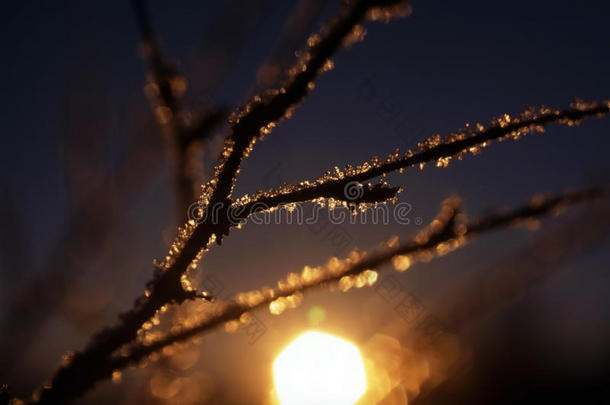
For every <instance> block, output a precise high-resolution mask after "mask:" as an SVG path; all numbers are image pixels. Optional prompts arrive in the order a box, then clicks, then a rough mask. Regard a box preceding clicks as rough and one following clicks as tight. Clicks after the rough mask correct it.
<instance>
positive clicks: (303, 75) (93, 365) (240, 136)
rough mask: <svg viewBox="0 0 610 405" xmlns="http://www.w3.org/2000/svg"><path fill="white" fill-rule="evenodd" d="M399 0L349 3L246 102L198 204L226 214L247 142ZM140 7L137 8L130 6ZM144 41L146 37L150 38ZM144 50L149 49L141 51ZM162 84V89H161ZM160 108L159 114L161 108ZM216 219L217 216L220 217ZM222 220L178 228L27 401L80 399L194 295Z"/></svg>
mask: <svg viewBox="0 0 610 405" xmlns="http://www.w3.org/2000/svg"><path fill="white" fill-rule="evenodd" d="M405 3H406V2H404V1H401V0H385V1H384V0H360V1H356V2H354V3H351V4H349V5H347V6H346V7H344V8H343V9H342V12H341V14H340V16H339V17H338V18H337V19H336V20H335V21H334V22H333V23H332V24H331V25H330V26H329V28H328V29H327V30H326V31H325V32H324V33H323V35H322V36H321V37H320V38H319V39H318V38H317V39H315V40H310V46H309V48H308V51H307V53H306V54H305V55H304V57H303V59H302V60H301V61H300V62H299V63H298V64H297V69H296V73H295V74H294V76H293V77H292V79H291V80H290V81H289V83H288V84H287V85H286V86H285V87H284V88H283V89H281V90H277V91H272V92H267V93H265V94H264V95H263V96H262V97H257V98H255V99H254V100H253V102H252V103H250V104H248V105H247V106H246V107H245V109H244V111H243V112H242V113H241V114H240V115H239V116H237V117H234V121H233V124H232V127H231V134H230V136H229V138H228V141H227V146H226V148H225V151H224V153H223V156H224V157H225V160H224V162H223V163H222V165H221V166H220V167H219V169H218V172H217V175H216V177H215V180H213V181H212V182H211V183H210V184H208V188H209V191H210V193H209V195H208V196H206V195H205V194H204V197H203V198H204V199H205V200H206V201H205V202H206V205H207V206H208V207H209V206H214V205H216V204H221V205H222V206H223V207H224V208H223V209H224V213H226V212H227V211H228V210H229V209H230V194H231V190H232V187H233V184H234V181H235V178H236V175H237V173H238V172H239V165H240V162H241V160H242V159H243V157H244V156H245V155H246V154H247V153H248V151H249V150H250V148H251V146H252V143H253V142H254V140H255V139H258V138H260V137H261V135H263V133H265V132H268V131H270V130H271V128H272V127H273V126H274V125H275V123H276V122H277V121H279V120H280V119H282V118H283V117H285V116H286V115H287V114H289V113H290V111H291V110H292V108H294V107H295V106H296V104H297V103H298V102H300V101H301V100H302V99H303V98H304V97H305V96H306V94H307V93H308V91H309V90H310V89H311V87H312V85H311V83H312V81H313V80H314V79H315V78H316V77H317V76H318V74H319V73H320V71H321V70H323V69H322V68H323V67H324V66H325V65H328V63H327V61H328V59H329V58H330V57H331V56H332V55H333V54H334V53H335V52H336V51H337V50H338V49H339V48H340V46H341V45H342V44H343V42H344V41H345V39H346V38H347V37H348V36H349V35H350V34H352V31H353V30H354V28H355V27H356V26H357V25H358V24H359V23H360V22H361V21H362V20H364V18H365V17H366V16H367V14H372V16H373V17H378V16H379V15H380V14H381V15H382V16H385V17H389V14H386V13H381V12H380V11H379V10H377V9H378V8H379V7H381V8H384V10H385V8H386V7H390V9H391V10H389V9H388V10H387V12H388V13H389V12H390V11H394V8H395V7H396V6H397V5H399V4H405ZM134 4H135V6H136V12H137V13H139V14H138V18H139V19H140V20H141V21H140V22H141V30H142V33H143V37H144V38H145V40H148V41H149V44H152V45H153V48H154V47H155V46H156V42H154V36H153V34H152V28H151V26H150V24H149V23H146V21H147V20H148V16H147V15H146V13H145V11H144V12H143V11H142V10H144V8H143V7H142V6H143V3H141V2H136V3H134ZM138 7H140V8H138ZM151 38H153V39H152V40H151ZM149 52H150V50H149ZM149 59H150V60H151V65H154V66H152V68H153V71H154V72H156V73H154V74H155V75H157V74H158V75H159V77H158V78H157V80H161V81H162V82H163V83H160V84H158V87H159V96H160V99H161V100H162V101H163V102H170V103H173V102H174V99H173V98H172V97H174V96H175V94H174V93H172V91H173V89H172V87H171V83H170V79H169V78H170V77H172V76H171V71H170V70H168V69H167V68H166V67H165V65H163V64H162V59H161V57H160V52H159V51H158V46H156V50H154V49H153V50H152V53H151V54H149ZM163 86H165V90H162V89H161V87H163ZM165 107H166V108H167V109H169V111H170V112H171V114H172V115H171V117H174V116H175V114H174V111H175V112H179V111H180V110H179V108H178V106H177V105H173V104H172V105H169V104H168V105H167V106H165ZM163 111H165V110H163ZM221 218H224V215H221ZM230 226H231V225H230V223H229V222H228V221H227V220H221V221H218V222H216V223H212V221H211V220H210V221H206V222H203V223H202V224H199V225H197V226H193V225H190V224H187V227H186V229H183V230H181V231H180V237H179V238H178V239H177V240H176V241H175V242H174V245H173V246H172V250H171V251H170V256H168V260H167V262H166V263H164V264H162V265H159V267H158V269H157V270H158V271H157V274H156V276H155V278H154V279H153V280H152V281H151V282H149V283H148V285H147V290H146V292H145V294H144V295H143V296H141V297H139V298H138V299H137V300H136V303H135V306H134V308H133V309H132V310H131V311H129V312H127V313H125V314H123V315H121V322H120V323H119V324H118V325H117V326H114V327H112V328H108V329H105V330H103V331H101V332H100V333H98V334H96V335H95V336H94V337H93V338H92V340H91V342H90V343H89V344H88V345H87V346H86V348H85V350H84V351H82V352H76V353H74V354H73V356H71V357H70V358H69V359H68V360H67V361H66V362H65V364H64V365H63V366H62V367H61V368H60V369H59V370H58V371H57V373H56V374H55V376H54V377H53V379H52V381H51V382H50V384H49V385H47V386H45V387H44V388H43V389H42V391H41V392H40V393H39V394H40V395H38V396H37V397H36V398H35V402H36V403H58V402H60V403H61V402H67V401H69V400H71V399H73V398H75V397H76V396H79V395H81V394H82V393H83V392H84V391H86V390H87V389H89V388H90V387H91V386H92V385H93V384H94V383H95V382H96V381H98V380H100V379H101V378H103V377H104V376H105V371H104V370H103V367H101V365H102V364H104V362H105V360H107V359H108V358H109V357H110V355H111V354H112V353H113V352H114V351H115V350H117V349H118V348H119V347H121V346H122V345H124V344H127V343H129V342H132V341H133V340H134V339H135V338H136V336H137V332H138V330H139V329H140V328H141V326H142V324H144V322H146V321H147V320H149V319H150V318H152V317H153V316H154V315H155V314H156V312H157V311H158V310H159V309H161V308H162V307H163V306H164V305H167V304H170V303H181V302H183V301H184V300H187V299H192V298H195V297H201V296H202V294H199V293H197V292H195V291H193V290H191V289H190V288H189V283H188V280H187V279H186V278H185V277H186V272H187V270H188V269H189V268H192V267H196V264H197V261H198V259H199V257H201V254H202V253H203V251H204V250H205V249H207V247H208V246H209V244H210V243H213V241H214V240H217V241H218V242H220V240H221V239H222V236H223V235H224V234H226V233H228V230H229V228H230Z"/></svg>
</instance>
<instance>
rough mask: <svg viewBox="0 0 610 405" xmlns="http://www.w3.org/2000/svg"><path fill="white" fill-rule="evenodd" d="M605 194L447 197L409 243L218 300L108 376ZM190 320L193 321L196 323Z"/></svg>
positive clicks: (113, 365)
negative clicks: (494, 206)
mask: <svg viewBox="0 0 610 405" xmlns="http://www.w3.org/2000/svg"><path fill="white" fill-rule="evenodd" d="M602 194H603V193H602V191H601V190H599V189H583V190H578V191H572V192H565V193H562V194H558V195H555V196H550V197H547V198H542V197H539V196H537V197H534V198H532V199H531V200H530V201H529V202H526V203H525V204H523V205H522V206H519V207H516V208H514V209H512V210H509V211H500V212H497V213H494V214H491V215H488V216H485V217H482V218H478V219H474V220H470V221H467V220H466V219H465V218H464V216H463V214H461V213H460V201H459V199H457V198H450V199H447V200H445V201H444V202H443V204H442V206H441V211H440V213H439V215H438V216H437V217H436V219H434V221H432V222H431V223H430V224H429V225H428V227H427V228H426V229H424V230H423V231H422V232H420V233H419V234H418V235H416V236H415V237H414V238H413V239H412V240H410V241H409V242H407V243H404V244H402V245H398V244H397V243H396V242H395V241H390V242H388V244H387V246H386V247H385V248H384V249H382V250H381V251H378V252H376V253H373V254H370V255H367V254H366V253H360V254H358V253H356V252H352V254H351V255H350V257H348V258H346V259H344V260H338V259H336V258H334V259H331V260H330V261H329V263H328V264H327V265H326V266H324V267H323V268H320V267H318V268H312V267H309V266H306V267H305V269H304V270H303V272H302V273H301V274H300V275H299V274H296V273H293V274H289V275H288V277H286V279H284V280H282V281H280V282H278V287H277V288H275V289H268V288H264V289H261V290H256V291H251V292H248V293H242V294H238V295H236V296H235V297H234V298H233V299H232V300H231V301H229V302H227V303H222V304H220V305H221V308H220V310H217V311H216V312H213V311H210V312H211V315H208V317H207V318H205V319H203V320H202V321H200V322H199V323H198V324H196V323H195V325H194V326H189V327H185V328H183V329H182V330H181V331H179V332H175V333H171V334H169V335H167V336H165V337H163V338H161V339H157V340H153V341H148V342H146V343H145V344H138V345H135V346H133V347H131V348H130V349H129V350H128V351H126V353H127V354H126V355H125V356H122V357H115V358H114V359H113V360H111V361H110V363H108V364H107V365H105V366H104V369H105V370H106V376H105V377H106V378H108V377H109V376H110V375H111V373H112V371H114V370H120V369H123V368H125V367H127V366H128V365H129V364H132V363H136V362H138V361H140V360H141V359H143V358H145V357H146V356H148V355H150V354H152V353H154V352H156V351H159V350H161V349H162V348H164V347H166V346H169V345H172V344H175V343H178V342H183V341H187V340H189V339H191V338H193V337H194V336H196V335H198V334H200V333H203V332H207V331H209V330H211V329H214V328H216V327H218V326H220V325H223V324H225V323H227V322H232V321H235V322H238V323H246V322H247V321H248V318H247V317H246V316H244V315H245V314H247V313H248V312H250V311H253V310H256V309H260V308H262V307H264V306H269V309H270V311H271V312H272V313H281V312H282V311H283V309H285V308H287V307H291V306H294V302H295V301H297V302H298V301H300V296H301V294H303V293H307V292H310V291H312V290H315V289H321V288H326V287H330V288H333V287H338V288H339V289H341V290H342V291H347V290H349V289H350V288H352V287H364V286H370V285H372V284H374V282H375V281H376V279H377V271H376V270H374V269H379V268H380V267H381V266H384V265H386V264H388V263H390V262H393V263H394V266H395V268H396V269H397V270H398V271H404V270H406V268H408V267H409V265H410V264H412V263H414V262H417V261H424V262H427V261H429V260H430V259H432V258H434V257H438V256H440V255H444V254H446V253H448V252H450V251H452V250H454V249H456V248H458V247H460V246H462V245H463V244H464V243H465V241H466V240H467V239H469V238H471V237H473V236H477V235H480V234H482V233H485V232H491V231H495V230H501V229H505V228H507V227H508V226H511V225H515V224H519V223H521V222H523V221H527V220H531V219H539V218H541V217H544V216H548V215H550V214H553V213H557V212H558V210H559V209H561V208H563V207H565V206H567V205H574V204H580V203H583V202H587V201H590V200H593V199H595V198H598V197H600V196H602ZM189 323H190V325H193V323H194V322H192V321H191V322H189Z"/></svg>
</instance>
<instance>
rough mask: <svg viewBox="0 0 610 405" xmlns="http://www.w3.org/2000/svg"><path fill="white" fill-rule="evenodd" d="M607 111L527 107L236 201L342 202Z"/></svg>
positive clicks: (606, 106)
mask: <svg viewBox="0 0 610 405" xmlns="http://www.w3.org/2000/svg"><path fill="white" fill-rule="evenodd" d="M609 112H610V101H607V100H605V101H600V102H583V101H576V102H574V103H572V104H571V106H570V108H568V109H566V110H563V111H559V110H551V109H550V108H548V107H541V108H538V109H533V108H529V109H527V110H525V111H524V112H522V113H521V114H520V115H519V116H518V117H511V116H509V115H508V114H504V115H503V116H501V117H499V118H496V119H494V120H492V122H491V124H490V125H489V126H488V127H484V126H483V125H481V124H476V125H474V126H472V125H470V124H467V125H466V128H465V129H463V130H460V131H458V132H455V133H453V134H450V135H448V136H446V137H444V138H443V137H441V136H440V135H434V136H432V137H430V138H428V139H426V140H425V141H423V142H421V143H419V144H418V146H419V150H418V151H413V150H408V151H407V152H406V153H404V154H401V153H400V152H399V151H398V150H396V151H394V152H393V153H391V154H390V155H389V156H388V157H387V158H386V159H380V158H378V157H374V158H372V159H371V160H370V161H368V162H365V163H363V164H360V165H358V166H356V167H353V166H347V167H345V169H343V170H342V169H340V168H339V167H335V168H334V170H333V171H329V172H327V173H325V174H324V176H322V177H320V178H319V179H317V180H313V181H302V182H300V183H299V184H297V185H290V184H288V185H285V186H283V187H281V188H280V189H277V190H268V191H259V192H257V193H256V194H254V195H252V196H250V195H245V196H243V197H241V198H240V199H238V200H237V201H238V202H240V203H241V204H242V205H244V207H242V209H243V210H244V211H246V212H251V211H256V209H255V207H257V206H259V205H260V206H265V205H266V206H268V207H276V206H279V205H281V204H289V203H295V202H303V201H312V200H317V199H324V198H333V199H338V200H341V201H345V198H341V195H342V193H343V192H344V190H345V189H346V187H348V185H350V184H357V183H360V182H365V181H369V180H371V179H374V178H376V177H379V176H382V175H385V174H388V173H391V172H394V171H397V170H399V171H401V172H402V171H403V170H404V169H407V168H409V167H413V166H420V167H421V168H423V165H425V164H426V163H429V162H434V163H436V165H437V166H439V167H446V166H447V165H448V164H449V162H450V160H451V159H453V158H457V159H462V158H463V157H464V156H465V155H467V154H468V153H472V154H477V153H479V152H480V151H481V150H482V149H483V148H485V147H487V146H489V145H490V144H491V143H492V141H494V140H497V141H499V142H502V141H504V140H507V139H518V138H520V137H521V136H524V135H526V134H529V133H532V132H538V133H541V132H544V131H545V127H546V126H547V125H549V124H564V125H568V126H574V125H578V124H579V123H580V122H581V121H583V120H585V119H587V118H591V117H601V116H604V115H606V114H608V113H609Z"/></svg>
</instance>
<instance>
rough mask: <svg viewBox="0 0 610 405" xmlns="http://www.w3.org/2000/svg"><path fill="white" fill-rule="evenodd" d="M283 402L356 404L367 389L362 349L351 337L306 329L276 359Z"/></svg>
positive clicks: (275, 371)
mask: <svg viewBox="0 0 610 405" xmlns="http://www.w3.org/2000/svg"><path fill="white" fill-rule="evenodd" d="M273 379H274V382H275V391H276V394H277V397H278V400H279V402H280V404H281V405H327V404H328V405H353V404H354V403H356V401H358V399H360V397H361V396H362V395H363V394H364V392H365V391H366V374H365V371H364V363H363V361H362V356H361V355H360V350H358V348H357V347H356V346H355V345H354V344H353V343H350V342H348V341H347V340H344V339H341V338H339V337H336V336H333V335H329V334H327V333H321V332H305V333H303V334H302V335H300V336H299V337H297V338H296V339H295V340H293V341H292V342H291V343H290V344H289V345H288V346H287V347H286V348H285V349H284V350H282V352H281V353H280V354H279V355H278V356H277V358H276V359H275V361H274V362H273Z"/></svg>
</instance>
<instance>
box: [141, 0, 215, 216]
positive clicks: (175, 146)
mask: <svg viewBox="0 0 610 405" xmlns="http://www.w3.org/2000/svg"><path fill="white" fill-rule="evenodd" d="M132 5H133V9H134V13H135V16H136V20H137V23H138V27H139V29H140V34H141V36H142V44H143V46H142V50H143V54H144V58H145V59H146V62H147V64H148V66H149V69H150V76H151V77H150V78H149V83H148V84H147V85H146V92H147V94H148V96H149V98H150V100H151V104H152V108H153V112H154V113H155V116H156V117H157V120H158V121H159V123H160V124H161V126H162V128H163V129H165V130H166V131H167V135H168V138H169V141H170V145H171V150H172V152H173V155H174V160H175V162H174V164H175V176H176V180H175V182H176V189H177V190H176V191H177V194H178V199H177V201H178V203H177V206H176V208H177V212H178V221H182V220H183V219H184V218H183V217H184V213H185V212H186V210H187V208H188V206H189V205H190V204H191V203H192V202H193V201H195V200H196V198H197V192H196V189H197V186H198V184H199V183H200V182H201V180H202V179H198V178H197V177H196V176H194V175H193V170H190V169H191V160H192V159H193V155H197V154H196V153H193V151H192V150H191V148H190V146H191V145H192V144H193V142H194V141H203V140H205V139H207V138H209V137H210V135H211V134H212V130H213V129H214V127H216V125H218V124H219V123H221V122H222V121H223V120H224V119H225V118H226V111H225V109H222V108H221V109H212V110H206V111H203V112H201V113H198V115H197V116H195V117H194V118H193V117H192V115H193V113H192V112H190V111H186V109H185V108H184V106H183V105H182V103H181V101H180V98H181V97H182V95H183V94H184V92H185V91H186V87H187V81H186V79H185V78H184V77H182V76H180V75H179V74H178V72H177V69H176V68H175V67H174V66H172V65H171V64H170V63H168V62H166V61H165V59H164V57H163V54H162V52H161V46H160V44H159V41H158V38H157V35H156V33H155V31H154V29H153V26H152V22H151V19H150V15H149V13H148V9H147V7H146V1H145V0H132Z"/></svg>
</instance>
